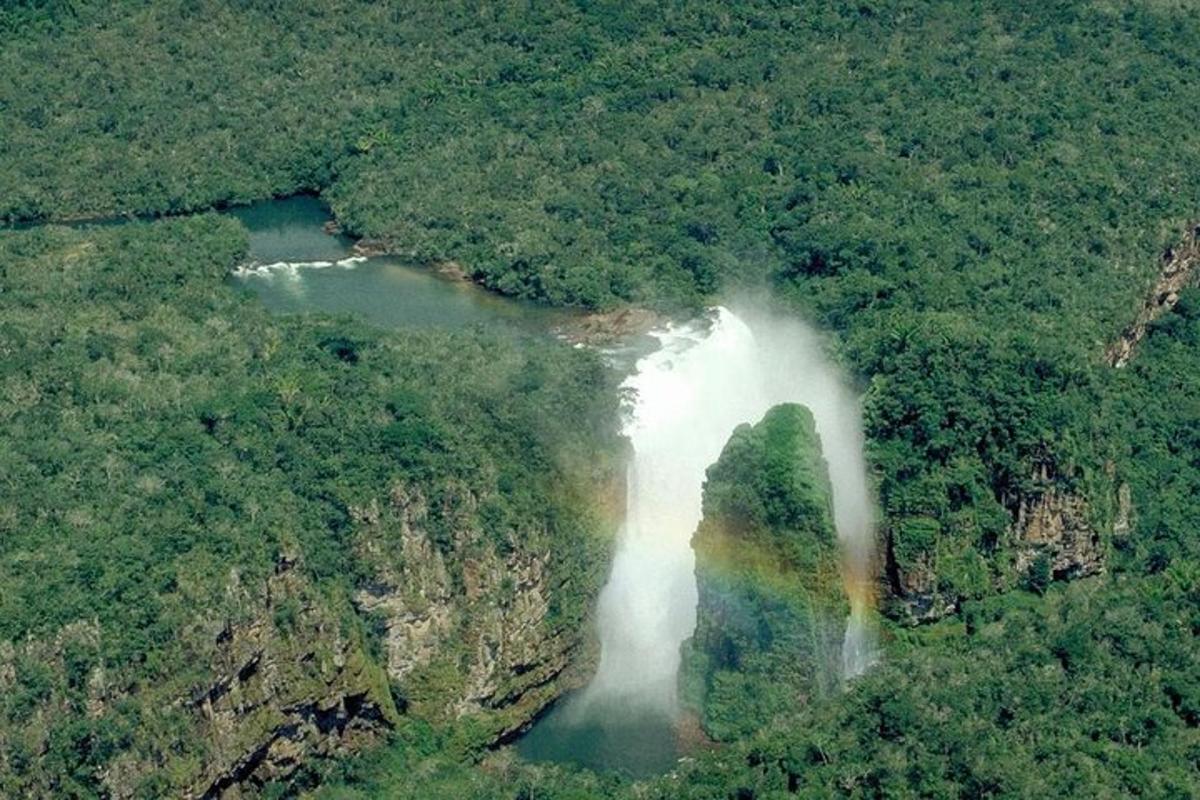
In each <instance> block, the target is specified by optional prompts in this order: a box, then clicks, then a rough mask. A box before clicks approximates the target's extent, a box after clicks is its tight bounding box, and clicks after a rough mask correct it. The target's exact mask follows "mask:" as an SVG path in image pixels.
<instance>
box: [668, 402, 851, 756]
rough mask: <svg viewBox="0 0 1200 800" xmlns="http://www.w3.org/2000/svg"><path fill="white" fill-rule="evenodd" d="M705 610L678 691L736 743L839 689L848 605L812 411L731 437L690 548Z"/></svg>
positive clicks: (710, 730)
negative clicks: (778, 716) (784, 713)
mask: <svg viewBox="0 0 1200 800" xmlns="http://www.w3.org/2000/svg"><path fill="white" fill-rule="evenodd" d="M692 547H693V549H695V551H696V581H697V587H698V590H699V603H698V605H697V609H696V615H697V622H696V632H695V635H694V636H693V637H692V638H691V639H690V640H688V641H687V642H686V643H685V644H684V661H683V666H682V669H681V673H680V675H681V690H682V691H681V694H682V695H683V697H684V699H685V702H686V703H688V704H689V705H691V706H692V707H694V708H695V709H696V710H697V711H698V712H699V715H700V722H701V725H702V726H703V728H704V730H705V732H706V733H707V734H708V735H710V736H712V737H713V738H714V739H717V740H725V741H728V740H733V739H737V738H739V737H741V736H744V735H746V734H748V733H750V732H752V731H754V730H758V729H760V728H762V727H763V726H764V725H765V724H767V723H769V722H770V720H771V719H772V718H773V717H774V716H775V715H776V714H778V713H779V712H780V711H783V710H786V709H789V708H794V707H795V706H796V705H797V704H801V703H804V702H806V701H807V699H809V698H811V697H813V696H815V695H820V694H823V693H826V692H829V691H831V690H832V689H833V688H834V687H836V686H837V685H838V682H839V678H840V664H841V643H842V635H843V631H844V628H845V620H846V617H847V614H848V613H849V604H848V601H847V599H846V597H845V592H844V587H843V580H842V574H841V569H840V551H839V548H838V543H837V533H836V530H835V528H834V524H833V511H832V495H831V491H830V484H829V477H828V474H827V469H826V465H825V461H824V459H823V458H822V457H821V450H820V441H819V440H818V438H817V434H816V430H815V426H814V424H813V419H812V415H811V414H810V413H809V412H808V410H807V409H805V408H804V407H803V406H798V405H794V404H785V405H781V406H776V407H775V408H773V409H771V411H769V412H768V413H767V415H766V416H765V417H764V418H763V420H762V422H760V423H759V424H758V425H755V426H753V427H751V426H749V425H743V426H741V427H739V428H738V429H737V430H736V431H734V434H733V436H732V437H731V438H730V440H729V443H728V444H727V445H726V446H725V449H724V451H723V452H722V453H721V457H720V459H719V460H718V461H717V463H716V464H714V465H713V466H712V467H710V468H709V470H708V479H707V482H706V483H705V488H704V519H703V521H702V522H701V523H700V527H699V528H698V529H697V531H696V535H695V537H694V538H693V540H692Z"/></svg>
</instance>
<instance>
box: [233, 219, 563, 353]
mask: <svg viewBox="0 0 1200 800" xmlns="http://www.w3.org/2000/svg"><path fill="white" fill-rule="evenodd" d="M228 213H229V214H231V215H232V216H235V217H237V218H238V219H240V220H241V221H242V223H243V224H245V225H246V227H247V228H248V229H249V231H250V258H251V259H252V260H253V261H254V262H256V263H257V264H258V268H257V269H256V270H254V271H244V272H243V273H241V274H240V275H239V276H238V277H236V278H235V280H236V281H238V282H239V283H241V284H243V285H244V286H245V287H246V288H248V289H249V290H251V291H253V292H254V293H255V294H257V295H258V296H259V297H260V298H261V299H262V301H263V303H265V304H266V306H267V307H268V308H270V309H271V310H272V311H276V312H279V313H299V312H304V311H313V310H317V311H326V312H331V313H349V314H355V315H359V316H362V317H364V318H366V319H367V320H369V321H370V322H373V323H375V324H377V325H381V326H385V327H404V326H416V327H427V328H464V327H471V326H473V325H484V326H489V327H493V326H500V327H502V328H507V329H511V330H513V331H524V332H547V331H550V330H551V329H553V328H554V326H555V325H556V324H558V323H560V322H562V321H563V320H564V319H566V314H564V313H563V312H559V311H553V310H549V309H544V308H540V307H537V306H534V305H532V304H528V303H521V302H517V301H515V300H511V299H508V298H504V297H500V296H498V295H495V294H492V293H490V292H487V291H484V290H482V289H480V288H479V287H478V286H475V285H473V284H470V283H465V282H462V281H455V280H451V279H448V278H445V277H443V276H441V275H438V274H437V273H436V272H434V271H433V270H430V269H427V268H424V267H417V266H414V265H412V264H410V263H407V262H405V261H403V260H401V259H398V258H391V257H388V256H376V257H372V258H370V259H367V260H364V261H353V260H352V259H353V257H354V252H353V250H352V245H353V241H352V240H351V239H349V238H348V237H345V236H336V235H330V234H328V233H326V232H325V231H324V230H323V225H324V224H325V223H326V222H327V221H328V220H329V212H328V210H327V209H326V208H325V206H324V205H323V204H322V203H321V202H320V201H319V200H318V199H317V198H315V197H303V196H301V197H289V198H286V199H282V200H273V201H270V202H265V203H257V204H255V205H252V206H248V207H245V208H239V209H234V210H231V211H229V212H228Z"/></svg>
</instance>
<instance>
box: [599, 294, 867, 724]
mask: <svg viewBox="0 0 1200 800" xmlns="http://www.w3.org/2000/svg"><path fill="white" fill-rule="evenodd" d="M653 335H654V336H655V337H656V338H657V339H658V340H659V342H660V345H661V347H660V348H659V349H658V350H656V351H655V352H653V353H651V354H650V355H648V356H645V357H644V358H642V359H641V360H639V361H638V363H637V367H636V370H635V372H634V374H633V375H631V376H630V377H629V378H628V379H627V380H626V382H625V384H624V387H625V388H626V389H629V390H632V392H633V393H634V400H633V408H632V414H631V416H630V419H629V421H628V423H627V425H626V429H625V433H626V435H627V436H628V437H629V439H630V441H631V443H632V445H633V451H634V456H633V461H632V464H631V465H630V467H629V473H628V478H627V482H628V509H627V515H626V520H625V525H624V527H623V529H622V532H621V536H620V541H619V544H618V550H617V554H616V557H615V558H614V561H613V567H612V574H611V576H610V578H609V581H608V584H607V585H606V586H605V588H604V590H603V592H602V593H601V596H600V604H599V610H598V616H599V627H600V639H601V648H602V649H601V658H600V666H599V669H598V670H597V673H596V676H595V677H594V678H593V680H592V682H591V684H589V686H588V688H587V689H586V690H585V693H584V695H583V697H582V698H580V700H581V701H582V702H581V703H580V704H579V706H580V708H579V710H580V711H581V712H582V713H584V714H586V713H587V711H586V709H587V708H588V707H589V706H592V705H594V704H597V703H602V704H611V703H614V702H616V703H619V704H620V705H623V706H634V707H637V708H639V709H642V710H657V711H661V712H663V713H666V714H669V715H674V713H675V712H676V710H677V709H676V704H677V699H676V680H677V677H676V676H677V673H678V670H679V658H680V645H681V643H682V642H683V640H684V639H686V638H687V637H688V636H690V635H691V633H692V631H693V630H694V628H695V625H696V599H697V594H696V582H695V576H694V557H693V553H692V549H691V537H692V533H693V532H694V531H695V529H696V526H697V524H698V523H699V522H700V517H701V499H702V490H703V484H704V476H705V470H706V469H707V468H708V467H709V465H711V464H712V463H713V462H715V461H716V460H717V457H718V456H719V455H720V453H721V450H722V448H723V447H724V445H725V443H726V441H727V440H728V439H729V436H730V434H731V433H732V432H733V429H734V428H735V427H737V426H738V425H739V424H741V423H743V422H751V423H753V422H757V421H758V420H759V419H761V418H762V416H763V415H764V414H765V413H766V412H767V410H768V409H769V408H771V407H772V406H774V405H776V404H778V403H782V402H797V403H802V404H803V405H805V406H807V407H808V408H809V409H810V410H811V411H812V413H813V417H814V419H815V421H816V425H817V432H818V434H819V435H820V437H821V441H822V447H823V451H824V456H825V460H826V462H827V463H828V465H829V472H830V478H831V481H832V484H833V504H834V520H835V524H836V526H837V530H838V536H839V539H840V541H841V543H842V545H843V551H844V553H845V569H844V572H845V577H846V588H847V593H848V595H849V597H850V605H851V616H850V619H849V620H848V622H847V629H846V636H845V642H844V645H843V653H842V660H843V675H844V677H853V676H855V675H858V674H859V673H861V672H862V671H863V670H865V669H866V668H867V667H868V666H870V664H871V663H872V661H873V660H874V658H875V650H874V642H873V636H872V633H871V629H870V623H869V621H868V617H869V611H870V604H871V594H870V590H869V586H870V581H869V579H868V578H869V560H870V558H871V548H872V504H871V498H870V494H869V490H868V486H867V479H866V470H865V465H864V461H863V455H862V445H863V438H862V432H861V425H860V422H859V408H858V401H857V398H855V397H854V396H853V394H851V393H850V392H849V391H848V390H847V389H846V388H845V387H844V385H843V383H842V382H841V381H840V380H839V378H838V376H837V374H836V372H835V371H834V370H833V369H832V368H831V367H830V365H828V364H827V363H826V361H825V360H824V359H823V357H822V355H821V351H820V346H819V342H818V340H817V337H816V336H815V335H814V334H813V333H812V331H811V330H809V329H808V328H807V327H805V326H804V325H802V324H800V323H799V322H797V321H795V320H789V319H783V318H776V317H772V316H769V315H767V314H745V315H743V316H738V315H735V314H734V313H733V312H732V311H730V310H728V309H726V308H717V309H715V310H714V312H713V314H712V317H711V320H708V321H706V322H702V323H695V324H688V325H683V326H671V327H668V328H666V329H664V330H661V331H657V332H655V333H654V334H653Z"/></svg>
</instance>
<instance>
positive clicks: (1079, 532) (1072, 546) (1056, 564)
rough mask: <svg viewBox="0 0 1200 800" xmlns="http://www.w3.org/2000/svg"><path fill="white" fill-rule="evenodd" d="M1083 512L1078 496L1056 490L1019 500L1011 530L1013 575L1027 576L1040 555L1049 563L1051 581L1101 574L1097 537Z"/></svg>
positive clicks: (1085, 506) (1100, 551)
mask: <svg viewBox="0 0 1200 800" xmlns="http://www.w3.org/2000/svg"><path fill="white" fill-rule="evenodd" d="M1087 510H1088V509H1087V504H1086V503H1085V502H1084V500H1083V498H1082V497H1080V496H1078V495H1074V494H1068V493H1065V492H1062V491H1059V490H1057V489H1049V490H1047V491H1046V492H1045V493H1044V494H1042V495H1040V496H1039V497H1036V498H1033V499H1028V500H1023V501H1022V503H1021V508H1020V512H1019V514H1018V516H1017V523H1016V525H1015V526H1014V531H1013V532H1014V534H1015V536H1016V537H1017V547H1018V550H1017V559H1016V567H1017V572H1018V573H1019V574H1022V575H1025V574H1027V573H1028V572H1029V569H1030V567H1031V565H1032V564H1033V562H1034V560H1035V559H1036V558H1037V557H1038V556H1039V555H1042V554H1044V555H1045V556H1046V557H1047V559H1048V560H1049V563H1050V570H1051V573H1052V574H1053V576H1054V577H1055V578H1078V577H1081V576H1083V575H1094V574H1096V573H1099V572H1102V571H1103V570H1104V550H1103V547H1102V542H1101V537H1100V534H1099V532H1098V531H1096V529H1095V528H1094V527H1093V526H1092V524H1091V522H1090V521H1089V520H1088V517H1087Z"/></svg>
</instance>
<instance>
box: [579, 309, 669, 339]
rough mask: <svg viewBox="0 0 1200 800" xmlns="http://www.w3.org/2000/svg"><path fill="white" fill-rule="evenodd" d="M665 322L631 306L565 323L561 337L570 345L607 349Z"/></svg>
mask: <svg viewBox="0 0 1200 800" xmlns="http://www.w3.org/2000/svg"><path fill="white" fill-rule="evenodd" d="M662 322H663V318H662V317H661V316H660V315H659V314H657V313H655V312H654V311H651V310H650V309H647V308H637V307H634V306H629V307H626V308H618V309H616V310H614V311H597V312H594V313H591V314H585V315H583V316H579V317H575V318H573V319H571V320H570V321H568V322H566V323H564V324H563V326H562V328H561V330H560V331H559V333H560V334H561V335H562V336H563V337H564V338H565V339H567V340H568V341H570V342H582V343H586V344H592V345H605V344H611V343H613V342H615V341H618V340H620V339H627V338H629V337H630V336H635V335H638V334H644V333H646V332H648V331H649V330H650V329H651V328H654V327H656V326H657V325H660V324H662Z"/></svg>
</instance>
